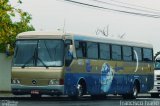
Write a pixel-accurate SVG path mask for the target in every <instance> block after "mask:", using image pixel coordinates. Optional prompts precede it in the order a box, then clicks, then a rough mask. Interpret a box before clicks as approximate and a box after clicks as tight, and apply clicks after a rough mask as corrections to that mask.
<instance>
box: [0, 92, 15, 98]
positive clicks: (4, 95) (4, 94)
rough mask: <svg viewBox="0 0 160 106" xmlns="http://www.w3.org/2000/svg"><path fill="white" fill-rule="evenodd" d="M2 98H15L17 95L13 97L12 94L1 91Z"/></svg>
mask: <svg viewBox="0 0 160 106" xmlns="http://www.w3.org/2000/svg"><path fill="white" fill-rule="evenodd" d="M1 97H15V95H13V94H12V93H11V92H9V91H2V92H1V91H0V98H1Z"/></svg>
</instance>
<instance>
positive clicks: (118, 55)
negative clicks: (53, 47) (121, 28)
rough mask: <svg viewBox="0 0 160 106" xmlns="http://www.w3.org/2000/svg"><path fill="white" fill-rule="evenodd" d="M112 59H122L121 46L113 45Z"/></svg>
mask: <svg viewBox="0 0 160 106" xmlns="http://www.w3.org/2000/svg"><path fill="white" fill-rule="evenodd" d="M112 59H113V60H121V59H122V52H121V46H119V45H112Z"/></svg>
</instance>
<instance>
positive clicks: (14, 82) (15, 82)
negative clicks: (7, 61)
mask: <svg viewBox="0 0 160 106" xmlns="http://www.w3.org/2000/svg"><path fill="white" fill-rule="evenodd" d="M20 83H21V82H20V81H19V80H12V84H20Z"/></svg>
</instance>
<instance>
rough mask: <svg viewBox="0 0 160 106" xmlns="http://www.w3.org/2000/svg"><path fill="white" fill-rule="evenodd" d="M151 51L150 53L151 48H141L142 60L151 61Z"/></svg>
mask: <svg viewBox="0 0 160 106" xmlns="http://www.w3.org/2000/svg"><path fill="white" fill-rule="evenodd" d="M152 55H153V53H152V49H145V48H144V49H143V60H144V61H152V60H153V59H152V57H153V56H152Z"/></svg>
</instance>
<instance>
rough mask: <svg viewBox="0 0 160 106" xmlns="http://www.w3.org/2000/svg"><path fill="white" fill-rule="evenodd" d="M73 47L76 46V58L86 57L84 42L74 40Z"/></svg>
mask: <svg viewBox="0 0 160 106" xmlns="http://www.w3.org/2000/svg"><path fill="white" fill-rule="evenodd" d="M75 48H76V55H77V58H85V57H86V42H83V41H75Z"/></svg>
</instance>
